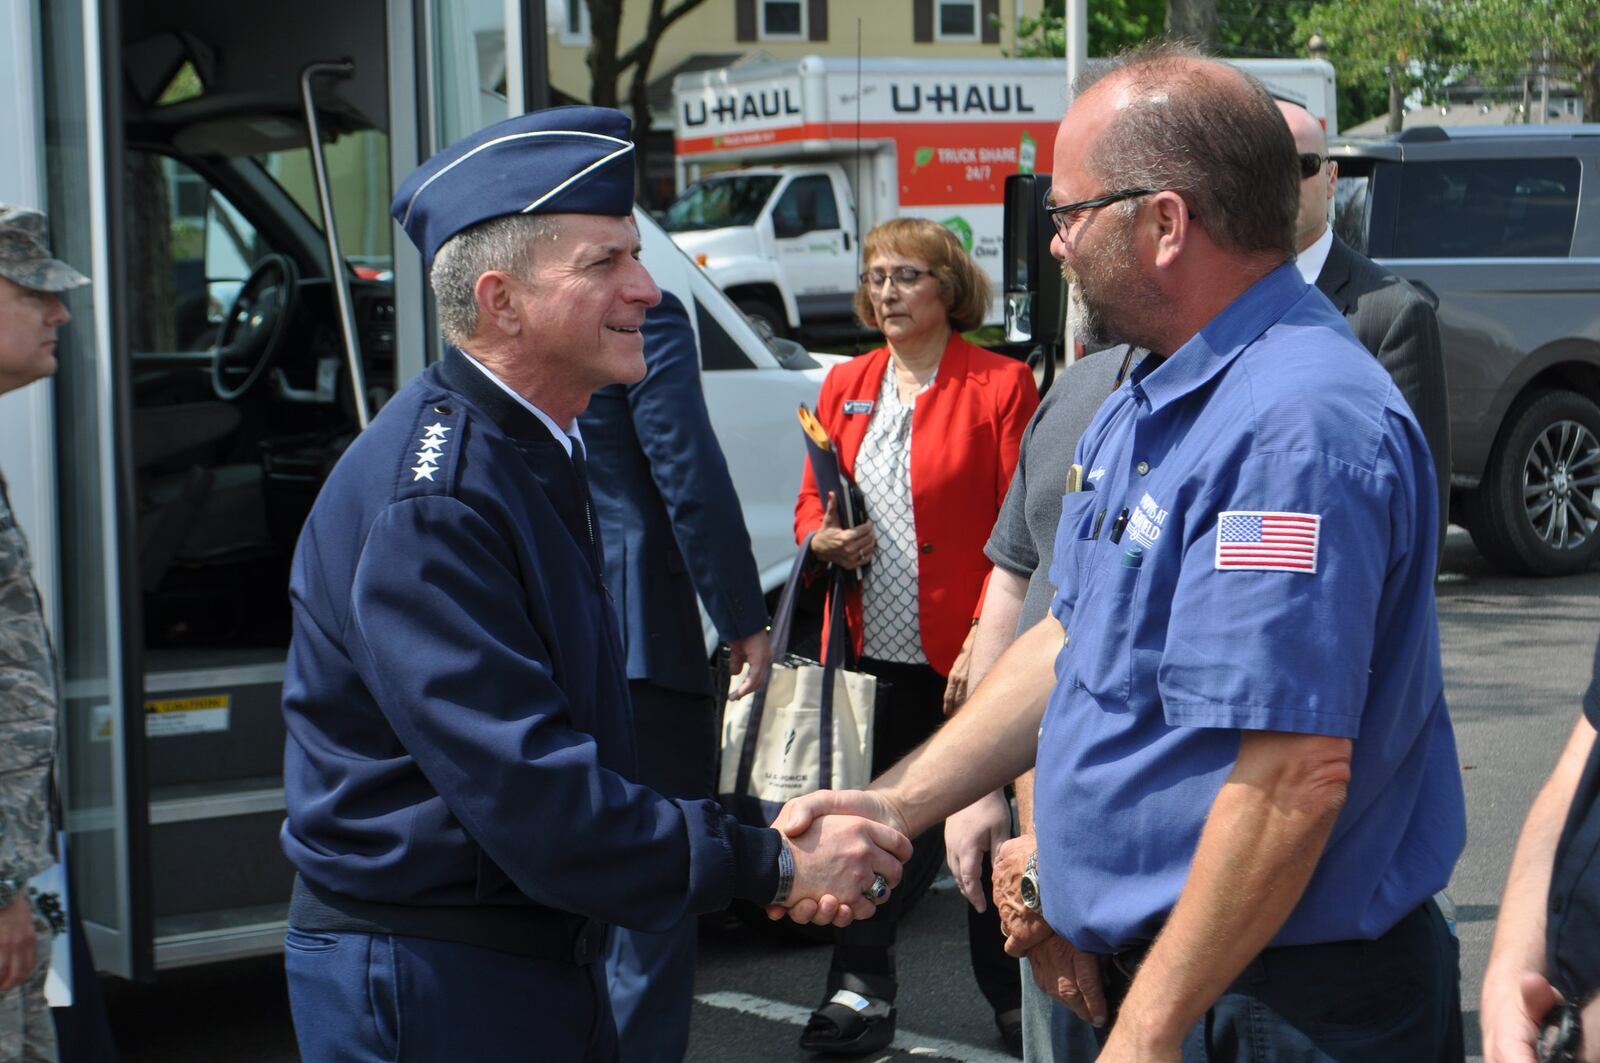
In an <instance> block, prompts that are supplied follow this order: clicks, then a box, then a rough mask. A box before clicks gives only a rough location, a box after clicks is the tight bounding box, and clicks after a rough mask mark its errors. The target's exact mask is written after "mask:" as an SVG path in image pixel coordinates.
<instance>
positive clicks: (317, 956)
mask: <svg viewBox="0 0 1600 1063" xmlns="http://www.w3.org/2000/svg"><path fill="white" fill-rule="evenodd" d="M283 944H284V949H283V958H284V968H285V970H286V971H287V973H288V976H289V1007H290V1010H291V1012H292V1013H293V1015H294V1029H295V1038H296V1040H298V1041H299V1043H300V1057H301V1059H302V1061H303V1063H394V1061H397V1060H400V1059H402V1058H404V1059H405V1060H407V1061H408V1063H413V1061H414V1063H433V1061H435V1060H437V1061H438V1063H451V1061H454V1060H463V1059H470V1060H474V1061H483V1063H495V1061H502V1060H504V1061H507V1063H509V1061H512V1060H517V1061H522V1060H534V1059H541V1060H543V1059H552V1060H554V1059H559V1060H573V1061H578V1060H582V1061H584V1063H615V1061H616V1059H617V1037H616V1030H615V1029H614V1028H613V1026H612V1023H611V1006H610V1002H609V1000H608V998H607V996H606V987H605V978H604V971H603V970H602V969H601V967H600V965H599V964H598V963H591V964H587V965H584V966H578V965H576V964H572V963H563V962H556V961H550V960H536V959H530V958H528V957H524V956H513V955H511V954H509V953H504V952H494V951H492V950H490V949H482V948H478V947H476V946H473V945H460V944H456V943H455V942H449V941H430V940H428V939H426V938H414V937H401V936H399V935H390V934H359V933H352V932H345V931H339V932H327V931H320V930H319V931H302V930H296V929H294V928H293V927H291V928H290V929H289V932H288V933H287V934H286V935H284V942H283ZM402 1051H403V1053H404V1054H403V1055H402Z"/></svg>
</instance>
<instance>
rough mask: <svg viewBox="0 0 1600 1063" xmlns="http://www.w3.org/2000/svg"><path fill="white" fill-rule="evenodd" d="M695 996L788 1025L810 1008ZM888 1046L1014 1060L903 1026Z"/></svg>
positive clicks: (960, 1060) (992, 1062)
mask: <svg viewBox="0 0 1600 1063" xmlns="http://www.w3.org/2000/svg"><path fill="white" fill-rule="evenodd" d="M695 999H696V1000H698V1001H699V1002H700V1003H702V1004H708V1005H710V1006H711V1007H713V1008H725V1009H727V1010H728V1011H739V1012H743V1013H744V1014H746V1015H754V1016H756V1017H757V1018H759V1019H767V1020H769V1021H771V1022H782V1023H787V1024H789V1025H790V1026H799V1027H804V1026H805V1024H806V1020H807V1019H809V1018H810V1017H811V1012H810V1010H808V1009H806V1008H800V1007H796V1006H795V1005H793V1004H785V1003H783V1002H782V1001H778V1000H768V999H767V998H766V997H756V996H751V995H750V994H749V993H701V994H700V995H699V996H697V997H695ZM892 1047H894V1049H895V1050H896V1051H900V1052H905V1053H908V1054H910V1055H913V1056H933V1057H936V1058H938V1059H951V1060H956V1061H957V1063H1016V1061H1015V1060H1014V1058H1013V1057H1011V1056H1008V1055H1006V1054H1005V1053H1003V1052H996V1051H994V1050H993V1049H989V1048H979V1047H977V1046H976V1045H964V1044H962V1043H961V1042H959V1041H947V1040H945V1039H944V1038H943V1037H929V1036H928V1035H927V1034H920V1033H917V1032H916V1031H915V1030H907V1029H905V1028H904V1027H901V1028H899V1029H897V1030H896V1031H895V1037H894V1045H893V1046H892Z"/></svg>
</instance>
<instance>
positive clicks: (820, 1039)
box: [795, 218, 1039, 1055]
mask: <svg viewBox="0 0 1600 1063" xmlns="http://www.w3.org/2000/svg"><path fill="white" fill-rule="evenodd" d="M862 250H863V257H864V260H865V262H866V265H867V271H866V272H865V273H863V274H862V277H861V287H860V289H859V290H858V291H857V293H856V313H857V314H858V315H860V317H861V320H862V321H864V322H865V323H866V324H867V325H868V326H869V327H874V328H877V329H879V330H881V331H882V332H883V334H884V337H885V339H887V340H888V343H887V345H886V346H884V347H880V348H879V349H877V350H875V351H872V352H871V353H869V354H866V355H863V356H861V357H859V358H855V359H853V360H851V361H849V362H846V363H843V364H841V365H838V366H835V367H834V368H833V369H832V370H831V371H830V372H829V373H828V376H827V379H825V380H824V381H823V384H822V394H821V397H820V398H819V399H818V405H817V417H818V419H819V420H820V421H821V422H822V425H823V427H825V428H826V429H827V430H828V435H829V436H830V437H831V438H832V439H833V441H834V446H835V448H836V449H837V450H838V453H839V458H840V461H841V463H842V464H843V466H844V470H845V472H846V473H847V474H848V475H849V476H850V477H851V479H852V480H854V481H855V483H856V484H857V486H858V487H860V489H861V493H862V496H863V497H864V499H865V501H866V517H867V518H868V519H866V520H865V521H863V522H861V523H859V524H857V526H856V527H854V528H849V529H846V528H842V527H841V526H840V523H841V522H840V520H839V519H838V513H839V512H840V510H841V509H842V500H838V499H831V498H829V499H824V498H821V497H819V496H818V493H817V484H816V480H815V478H814V477H813V476H812V474H811V468H810V466H809V464H808V465H807V466H806V468H805V471H804V473H803V480H802V482H801V485H800V496H799V499H798V500H797V502H796V504H795V538H796V541H797V542H804V541H805V539H806V537H807V536H808V535H809V536H811V552H812V554H813V555H814V556H815V557H816V558H817V559H818V560H820V561H824V562H827V563H829V564H832V565H838V566H841V567H843V568H846V569H849V570H851V571H853V572H857V573H859V575H860V577H861V578H860V582H859V583H858V584H857V589H855V590H853V591H851V592H850V597H849V600H848V601H847V603H846V605H847V609H846V614H847V618H848V623H849V627H850V636H851V639H852V642H853V643H854V647H855V651H856V654H857V656H858V657H859V658H860V661H861V667H862V669H863V670H864V671H867V672H870V673H872V674H874V675H876V676H878V677H879V679H880V680H881V681H882V684H884V685H885V693H884V694H883V695H882V696H881V697H880V699H879V704H878V712H877V716H876V721H875V723H874V726H873V772H874V774H876V773H878V772H881V771H884V770H885V769H887V768H888V767H889V766H891V765H892V764H893V763H894V762H895V761H896V760H898V759H899V758H900V757H901V756H903V755H904V754H906V753H907V752H909V751H910V750H911V749H913V748H915V747H916V746H917V745H918V744H919V743H921V742H922V741H923V740H924V739H926V738H927V737H928V736H929V735H930V734H932V733H933V731H934V729H935V728H937V727H938V725H939V722H940V720H941V719H943V717H944V714H945V712H946V711H947V708H954V706H955V705H957V704H959V703H960V701H961V700H962V698H963V697H964V696H965V689H966V672H967V659H968V650H969V649H970V645H971V634H972V627H973V624H974V623H975V622H976V617H977V615H978V613H979V610H980V606H981V601H982V596H983V589H984V583H985V580H986V579H987V576H988V573H989V570H990V567H991V564H990V562H989V560H988V559H987V558H986V557H985V556H984V553H983V547H984V544H985V543H986V542H987V541H988V539H989V533H990V532H991V531H992V530H993V528H994V522H995V519H996V517H997V516H998V515H999V513H1000V506H1001V503H1002V502H1003V501H1004V500H1005V495H1006V489H1007V488H1008V487H1009V486H1010V485H1011V474H1012V471H1013V469H1014V468H1015V467H1016V463H1017V451H1018V448H1019V447H1020V445H1021V442H1022V433H1023V430H1024V429H1025V428H1026V427H1027V424H1028V420H1029V418H1030V417H1032V416H1033V411H1034V409H1035V408H1036V407H1037V406H1038V404H1039V392H1038V388H1037V386H1036V385H1035V384H1034V380H1033V374H1032V373H1031V372H1029V370H1028V368H1027V366H1025V365H1023V364H1022V363H1020V362H1016V361H1013V360H1012V359H1009V358H1004V357H1001V356H1000V355H997V354H992V353H990V352H989V351H985V350H983V349H982V348H980V347H975V346H973V345H972V344H970V343H968V342H967V341H966V340H964V339H962V338H961V336H960V332H961V330H963V329H971V328H975V327H977V326H978V325H979V324H981V323H982V321H983V318H984V315H985V313H986V312H987V310H988V307H989V282H988V278H987V277H986V276H985V275H984V273H983V271H982V270H981V269H980V268H979V267H978V266H977V265H976V264H975V263H974V262H973V261H972V259H971V258H970V257H968V255H967V253H966V252H965V251H964V250H963V249H962V247H961V244H960V243H959V242H958V241H957V240H956V238H955V236H954V235H953V234H952V233H951V232H950V231H949V230H948V229H946V228H944V227H943V226H941V225H938V224H937V223H935V222H932V221H929V220H927V219H922V218H902V219H897V220H895V221H890V222H886V223H884V224H883V225H880V226H878V227H877V228H875V229H873V230H872V231H871V232H870V233H868V234H867V238H866V240H865V241H864V243H863V247H862ZM824 644H826V643H824ZM942 834H943V832H942V830H938V829H934V830H929V831H928V832H927V833H926V834H924V835H923V836H922V837H920V838H918V839H916V840H915V851H914V854H913V856H912V858H911V860H910V861H909V862H908V863H907V864H906V868H905V874H904V876H903V878H902V880H901V883H900V886H899V888H898V889H897V890H896V891H895V893H894V894H893V895H892V896H891V897H890V899H889V901H888V903H887V904H886V905H884V906H883V907H880V908H879V910H878V913H877V914H876V915H875V916H874V917H873V918H871V919H869V920H866V921H864V922H861V923H856V924H853V925H851V926H849V927H846V928H845V929H843V930H841V931H839V932H838V940H837V943H836V945H835V947H834V955H833V963H832V965H831V967H830V970H829V975H828V989H827V991H828V994H829V997H828V999H827V1000H826V1001H825V1002H824V1003H823V1005H822V1006H821V1007H819V1008H818V1009H817V1010H816V1011H815V1012H814V1013H813V1014H812V1016H811V1021H810V1022H809V1023H808V1024H807V1026H806V1029H805V1032H804V1033H803V1034H802V1035H801V1037H800V1045H801V1047H802V1048H805V1049H808V1050H810V1051H821V1052H833V1053H839V1054H852V1055H854V1054H862V1053H866V1052H871V1051H875V1050H877V1049H880V1048H882V1047H884V1046H885V1045H887V1044H889V1043H890V1042H891V1041H892V1040H893V1039H894V1026H895V1010H894V998H895V991H896V981H895V973H894V949H893V946H894V935H895V922H896V920H897V918H898V916H899V913H900V912H901V911H903V910H904V909H905V907H906V906H907V904H908V903H909V902H910V901H911V900H913V899H914V898H915V897H916V895H917V894H919V893H920V892H921V891H922V890H923V889H925V888H926V887H927V884H928V883H929V882H931V881H932V879H933V877H934V874H935V873H936V872H937V870H938V868H939V865H940V864H941V863H942V861H943V837H942ZM985 889H986V890H987V889H988V887H987V886H985ZM968 916H969V918H970V919H971V920H972V921H973V923H974V924H975V925H973V926H972V927H971V933H970V934H969V939H970V941H971V944H972V953H973V956H972V959H973V971H974V974H975V975H976V976H977V979H978V984H979V987H980V988H981V989H982V990H983V992H984V995H985V997H986V998H987V999H988V1001H989V1003H990V1005H991V1006H992V1007H993V1008H994V1011H995V1016H996V1022H997V1024H999V1026H1000V1028H1001V1032H1002V1033H1003V1034H1004V1035H1006V1037H1007V1039H1008V1041H1009V1040H1010V1039H1011V1038H1012V1037H1013V1036H1017V1037H1020V1033H1019V1032H1018V1031H1019V1030H1020V1012H1019V1011H1018V1010H1017V1009H1018V1008H1019V1006H1020V1001H1021V988H1020V985H1019V982H1018V971H1017V966H1016V961H1014V960H1011V959H1008V958H1007V957H1006V956H1005V954H1004V952H1003V951H1002V949H1001V944H1002V940H1003V937H1002V935H1001V933H1000V928H999V921H998V916H997V915H996V913H995V909H994V907H993V906H992V905H990V906H988V907H987V910H986V911H985V912H984V913H981V914H980V913H977V912H974V911H973V910H971V909H970V908H969V909H968Z"/></svg>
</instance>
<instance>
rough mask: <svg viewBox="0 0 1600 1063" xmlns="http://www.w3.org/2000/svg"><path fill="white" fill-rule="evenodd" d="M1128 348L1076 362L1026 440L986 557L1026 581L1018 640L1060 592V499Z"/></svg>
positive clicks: (1057, 384)
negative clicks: (1055, 568) (1054, 579)
mask: <svg viewBox="0 0 1600 1063" xmlns="http://www.w3.org/2000/svg"><path fill="white" fill-rule="evenodd" d="M1126 354H1127V348H1126V347H1121V346H1118V347H1111V348H1108V349H1106V350H1103V351H1097V352H1095V353H1094V354H1091V355H1087V356H1085V357H1083V358H1080V359H1078V360H1077V361H1076V362H1073V363H1072V364H1071V365H1069V366H1067V368H1066V369H1065V371H1063V372H1062V374H1061V375H1060V376H1059V377H1057V378H1056V380H1055V383H1053V384H1052V385H1050V391H1049V393H1048V394H1046V395H1045V397H1044V401H1043V402H1041V403H1040V404H1039V409H1038V410H1037V411H1035V413H1034V415H1033V420H1032V421H1030V422H1028V429H1027V431H1026V432H1025V433H1024V434H1023V436H1022V451H1021V453H1020V455H1019V456H1018V458H1017V471H1016V472H1015V473H1014V474H1012V477H1011V487H1010V488H1009V489H1008V490H1007V491H1006V500H1005V504H1004V505H1003V506H1002V507H1001V509H1000V516H999V518H998V519H997V520H996V521H995V525H994V531H993V532H991V533H990V535H989V542H988V544H987V545H986V546H984V548H983V552H984V554H985V555H986V556H987V557H988V558H989V560H990V561H993V562H994V563H995V564H996V565H999V566H1000V567H1001V568H1003V569H1005V570H1006V571H1007V572H1011V573H1014V574H1016V575H1018V576H1026V577H1027V578H1028V594H1027V597H1026V598H1024V599H1023V602H1022V614H1021V616H1020V617H1019V618H1018V620H1017V634H1019V635H1020V634H1021V633H1022V632H1024V631H1026V630H1027V629H1028V628H1030V627H1032V626H1033V625H1034V624H1037V623H1038V622H1039V621H1040V620H1042V619H1044V615H1045V613H1047V612H1049V610H1050V600H1051V599H1052V598H1054V597H1055V593H1056V589H1055V588H1054V587H1053V586H1051V585H1050V579H1049V571H1050V555H1051V554H1052V553H1053V552H1054V550H1055V545H1056V526H1057V525H1058V524H1059V523H1060V522H1061V496H1062V495H1063V494H1065V493H1066V486H1067V470H1068V469H1069V468H1071V466H1072V456H1073V454H1074V452H1076V451H1077V449H1078V439H1079V437H1081V436H1082V435H1083V432H1084V429H1086V428H1088V427H1089V422H1090V421H1092V420H1093V419H1094V415H1095V411H1097V410H1098V409H1100V404H1101V403H1103V402H1105V400H1106V397H1107V396H1109V395H1110V394H1111V392H1112V391H1113V390H1114V389H1115V386H1116V381H1117V371H1118V370H1119V369H1121V368H1122V359H1123V357H1124V356H1125V355H1126Z"/></svg>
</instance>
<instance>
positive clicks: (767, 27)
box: [761, 0, 806, 41]
mask: <svg viewBox="0 0 1600 1063" xmlns="http://www.w3.org/2000/svg"><path fill="white" fill-rule="evenodd" d="M805 38H806V5H805V0H761V39H762V40H764V41H800V40H805Z"/></svg>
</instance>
